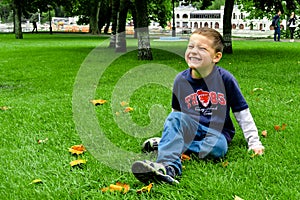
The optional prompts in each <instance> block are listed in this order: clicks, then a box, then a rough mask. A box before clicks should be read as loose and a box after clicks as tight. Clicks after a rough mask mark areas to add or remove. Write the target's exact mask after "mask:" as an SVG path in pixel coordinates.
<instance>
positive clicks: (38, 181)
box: [30, 179, 43, 184]
mask: <svg viewBox="0 0 300 200" xmlns="http://www.w3.org/2000/svg"><path fill="white" fill-rule="evenodd" d="M36 183H43V181H42V180H41V179H34V180H33V181H31V183H30V184H36Z"/></svg>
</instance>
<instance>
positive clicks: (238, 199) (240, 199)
mask: <svg viewBox="0 0 300 200" xmlns="http://www.w3.org/2000/svg"><path fill="white" fill-rule="evenodd" d="M234 200H244V199H242V198H241V197H239V196H236V195H235V196H234Z"/></svg>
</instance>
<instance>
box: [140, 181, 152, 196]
mask: <svg viewBox="0 0 300 200" xmlns="http://www.w3.org/2000/svg"><path fill="white" fill-rule="evenodd" d="M152 187H153V183H150V184H149V185H147V186H145V187H142V188H141V189H139V190H137V191H136V192H137V193H138V194H141V193H143V192H148V193H149V192H150V191H151V189H152Z"/></svg>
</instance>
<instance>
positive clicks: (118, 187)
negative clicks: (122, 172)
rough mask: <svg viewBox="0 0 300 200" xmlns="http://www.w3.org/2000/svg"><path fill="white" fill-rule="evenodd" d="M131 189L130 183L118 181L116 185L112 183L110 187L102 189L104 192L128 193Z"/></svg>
mask: <svg viewBox="0 0 300 200" xmlns="http://www.w3.org/2000/svg"><path fill="white" fill-rule="evenodd" d="M129 189H130V186H129V185H128V184H125V183H120V182H117V183H116V184H115V185H114V184H110V185H109V187H105V188H102V189H101V191H102V192H107V191H110V192H114V191H118V192H123V194H125V193H127V192H128V191H129Z"/></svg>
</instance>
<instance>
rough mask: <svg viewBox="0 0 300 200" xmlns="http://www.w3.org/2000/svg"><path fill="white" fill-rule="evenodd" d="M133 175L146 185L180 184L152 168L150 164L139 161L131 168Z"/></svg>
mask: <svg viewBox="0 0 300 200" xmlns="http://www.w3.org/2000/svg"><path fill="white" fill-rule="evenodd" d="M131 170H132V173H133V175H134V176H135V177H136V178H137V179H138V180H139V181H141V182H143V183H145V184H149V183H153V182H155V183H163V182H164V183H169V184H178V183H179V182H178V181H177V180H175V179H174V178H172V177H171V176H169V175H164V174H162V173H160V172H158V171H157V170H156V169H155V168H153V167H151V166H150V165H149V164H147V163H145V162H142V161H137V162H135V163H133V165H132V167H131Z"/></svg>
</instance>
